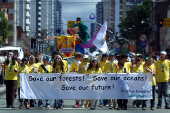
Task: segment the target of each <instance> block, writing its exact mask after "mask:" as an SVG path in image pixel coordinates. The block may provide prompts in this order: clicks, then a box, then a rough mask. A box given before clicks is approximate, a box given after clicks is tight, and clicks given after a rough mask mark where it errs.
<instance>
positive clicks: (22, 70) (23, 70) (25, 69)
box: [18, 65, 29, 88]
mask: <svg viewBox="0 0 170 113" xmlns="http://www.w3.org/2000/svg"><path fill="white" fill-rule="evenodd" d="M20 73H29V67H28V65H25V66H19V74H20ZM19 87H20V76H18V88H19Z"/></svg>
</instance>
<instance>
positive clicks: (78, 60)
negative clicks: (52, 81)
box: [70, 52, 82, 108]
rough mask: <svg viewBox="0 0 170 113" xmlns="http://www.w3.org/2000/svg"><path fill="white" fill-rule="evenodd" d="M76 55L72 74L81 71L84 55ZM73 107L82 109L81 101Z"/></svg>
mask: <svg viewBox="0 0 170 113" xmlns="http://www.w3.org/2000/svg"><path fill="white" fill-rule="evenodd" d="M75 54H76V55H75V59H74V61H73V63H72V64H71V67H70V72H78V71H79V65H80V64H81V60H82V54H81V53H79V52H77V53H75ZM73 107H75V108H79V107H80V100H76V102H75V105H74V106H73Z"/></svg>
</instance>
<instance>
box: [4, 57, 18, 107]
mask: <svg viewBox="0 0 170 113" xmlns="http://www.w3.org/2000/svg"><path fill="white" fill-rule="evenodd" d="M18 69H19V67H18V63H17V57H16V56H13V57H12V61H11V63H10V64H9V65H8V66H7V68H6V70H5V73H6V74H5V83H6V105H7V108H14V100H15V98H16V91H17V79H18Z"/></svg>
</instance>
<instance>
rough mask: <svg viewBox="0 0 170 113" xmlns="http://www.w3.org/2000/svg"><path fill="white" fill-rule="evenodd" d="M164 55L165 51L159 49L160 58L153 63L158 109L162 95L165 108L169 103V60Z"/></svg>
mask: <svg viewBox="0 0 170 113" xmlns="http://www.w3.org/2000/svg"><path fill="white" fill-rule="evenodd" d="M166 56H167V53H166V51H161V53H160V59H159V60H158V61H157V62H156V63H155V68H156V73H155V78H156V82H157V85H158V105H157V108H158V109H161V107H162V97H164V98H165V109H170V103H168V82H169V79H170V77H169V73H170V70H169V67H170V63H169V60H167V59H166Z"/></svg>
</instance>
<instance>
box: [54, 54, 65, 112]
mask: <svg viewBox="0 0 170 113" xmlns="http://www.w3.org/2000/svg"><path fill="white" fill-rule="evenodd" d="M67 68H68V67H66V68H65V65H64V62H63V60H62V57H61V56H60V55H56V56H55V57H54V63H53V71H52V72H53V73H65V72H66V69H67ZM63 103H64V101H63V100H61V99H60V100H54V108H56V109H62V107H63Z"/></svg>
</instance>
